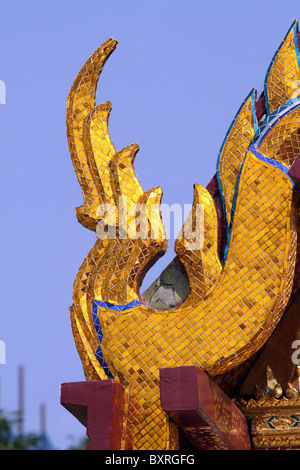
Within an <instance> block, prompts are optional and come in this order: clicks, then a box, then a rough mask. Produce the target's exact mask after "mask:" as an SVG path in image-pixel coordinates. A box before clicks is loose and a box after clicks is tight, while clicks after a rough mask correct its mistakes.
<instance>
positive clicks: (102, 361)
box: [92, 300, 141, 379]
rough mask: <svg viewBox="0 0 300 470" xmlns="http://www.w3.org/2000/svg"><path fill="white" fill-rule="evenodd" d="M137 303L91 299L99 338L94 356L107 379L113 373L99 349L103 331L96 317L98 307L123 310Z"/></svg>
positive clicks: (111, 376) (137, 303)
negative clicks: (116, 302) (119, 303)
mask: <svg viewBox="0 0 300 470" xmlns="http://www.w3.org/2000/svg"><path fill="white" fill-rule="evenodd" d="M138 305H141V303H140V302H139V301H138V300H133V301H132V302H129V303H128V304H126V305H116V304H112V303H111V302H103V301H100V300H94V301H93V308H92V316H93V322H94V327H95V330H96V333H97V336H98V340H99V346H98V349H97V351H96V357H97V359H98V361H99V363H100V364H101V366H102V367H103V370H104V372H105V374H106V375H107V377H108V378H109V379H113V378H114V376H113V374H112V373H111V371H110V370H109V368H108V366H107V364H106V361H105V359H104V357H103V353H102V349H101V342H102V339H103V333H102V329H101V326H100V321H99V318H98V307H100V308H105V309H107V308H109V309H110V310H117V311H123V310H128V309H130V308H132V307H136V306H138Z"/></svg>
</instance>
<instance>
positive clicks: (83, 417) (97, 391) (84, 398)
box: [60, 380, 125, 450]
mask: <svg viewBox="0 0 300 470" xmlns="http://www.w3.org/2000/svg"><path fill="white" fill-rule="evenodd" d="M60 402H61V404H62V405H63V406H64V407H65V408H66V409H67V410H68V411H69V412H70V413H72V415H73V416H75V418H77V419H78V421H80V423H81V424H83V426H85V427H86V434H87V436H88V437H89V438H90V441H89V443H88V445H87V447H86V450H120V449H121V438H122V425H123V413H124V403H125V393H124V388H123V387H122V385H121V384H120V383H119V382H116V381H115V380H89V381H85V382H69V383H63V384H62V385H61V389H60Z"/></svg>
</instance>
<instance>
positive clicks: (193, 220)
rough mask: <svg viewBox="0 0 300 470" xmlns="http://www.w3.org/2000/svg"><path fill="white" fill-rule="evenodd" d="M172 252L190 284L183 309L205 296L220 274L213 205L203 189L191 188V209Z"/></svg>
mask: <svg viewBox="0 0 300 470" xmlns="http://www.w3.org/2000/svg"><path fill="white" fill-rule="evenodd" d="M175 251H176V253H177V254H178V256H179V258H180V260H181V261H182V263H183V264H184V267H185V269H186V271H187V273H188V277H189V281H190V293H189V296H188V298H187V299H186V301H185V302H184V304H183V308H184V307H186V306H187V305H193V304H194V303H196V302H198V301H199V300H200V299H203V298H204V297H206V296H207V295H209V294H210V293H211V291H212V289H213V287H214V286H215V285H216V283H217V282H218V280H219V278H220V275H221V272H222V265H221V263H220V260H219V256H218V216H217V212H216V208H215V204H214V201H213V199H212V197H211V195H210V194H209V192H208V191H207V189H206V188H204V187H203V186H200V185H199V184H195V185H194V199H193V207H192V210H191V213H190V214H189V216H188V218H187V220H186V222H185V223H184V225H183V227H182V230H181V231H180V232H179V234H178V237H177V239H176V242H175Z"/></svg>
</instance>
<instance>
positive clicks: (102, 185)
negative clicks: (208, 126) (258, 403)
mask: <svg viewBox="0 0 300 470" xmlns="http://www.w3.org/2000/svg"><path fill="white" fill-rule="evenodd" d="M297 28H298V25H297V22H296V21H295V22H294V23H293V25H292V26H291V28H290V30H289V31H288V33H287V35H286V37H285V39H284V40H283V42H282V43H281V45H280V47H279V48H278V50H277V51H276V54H275V56H274V58H273V60H272V62H271V64H270V66H269V69H268V72H267V75H266V79H265V84H264V91H263V93H262V94H261V96H260V97H259V99H257V97H256V90H252V91H251V92H250V93H249V95H248V96H247V97H246V99H245V101H244V102H243V103H242V105H241V107H240V109H239V111H238V112H237V114H236V116H235V118H234V120H233V122H232V124H231V126H230V128H229V130H228V132H227V134H226V136H225V139H224V142H223V145H222V147H221V150H220V153H219V157H218V162H217V171H216V179H215V181H217V184H218V190H219V193H220V197H221V200H222V203H223V204H222V205H221V206H220V204H219V205H218V204H217V203H216V200H215V198H214V195H213V193H212V192H211V191H209V188H207V189H206V188H204V187H202V186H200V185H198V184H195V186H194V200H193V208H192V211H191V213H190V215H189V217H188V219H187V220H186V222H185V224H184V226H183V228H182V231H181V232H180V234H179V235H178V238H177V240H176V243H175V251H176V254H177V256H178V258H179V259H180V261H181V262H182V264H183V265H184V267H185V270H186V272H187V275H188V279H189V284H190V291H189V295H188V297H187V299H186V300H185V301H184V302H183V303H182V304H181V305H179V306H177V307H176V308H170V309H169V310H155V309H154V308H153V307H152V306H151V305H149V304H147V305H146V303H145V302H144V300H143V296H142V295H141V294H140V285H141V280H142V279H143V276H144V273H145V271H146V270H147V269H148V267H149V266H150V265H151V263H153V260H155V259H156V258H157V257H159V256H161V255H162V254H163V253H164V252H165V251H166V249H167V244H168V243H167V237H166V234H165V229H164V225H163V221H162V218H161V214H160V203H161V198H162V190H161V188H160V187H157V188H154V189H150V190H146V191H145V190H144V189H143V188H142V187H141V185H140V183H139V181H138V179H137V176H136V174H135V171H134V159H135V156H136V154H137V152H138V145H137V144H133V145H129V146H128V147H126V148H124V149H122V150H119V151H116V149H115V147H114V145H113V143H112V141H111V139H110V136H109V132H108V118H109V114H110V110H111V106H110V103H109V102H107V103H103V104H100V105H98V106H96V104H95V102H96V89H97V84H98V79H99V76H100V74H101V71H102V69H103V67H104V64H105V62H106V60H107V58H108V57H109V56H110V54H111V53H112V52H113V50H114V49H115V48H116V46H117V42H116V41H115V40H114V39H109V40H108V41H106V42H105V43H104V44H103V45H102V46H101V47H99V48H98V49H97V50H96V51H95V52H94V53H93V54H92V55H91V57H90V58H89V59H88V60H87V62H86V63H85V64H84V66H83V67H82V69H81V70H80V72H79V74H78V75H77V77H76V79H75V81H74V83H73V86H72V88H71V90H70V93H69V97H68V105H67V133H68V141H69V148H70V153H71V157H72V161H73V164H74V168H75V171H76V175H77V177H78V180H79V183H80V186H81V189H82V192H83V196H84V202H83V204H82V206H81V207H78V208H77V210H76V211H77V217H78V220H79V222H80V223H81V224H82V225H83V226H84V227H86V228H88V229H90V230H93V231H95V232H96V233H97V238H96V242H95V244H94V246H93V247H92V249H91V250H90V252H89V253H88V255H87V256H86V258H85V260H84V262H83V264H82V266H81V267H80V269H79V272H78V274H77V276H76V279H75V283H74V293H73V300H74V303H73V306H72V307H71V310H70V311H71V321H72V329H73V334H74V338H75V342H76V346H77V350H78V353H79V356H80V358H81V361H82V364H83V368H84V372H85V376H86V379H87V380H105V379H107V378H114V379H115V380H117V381H119V382H120V383H121V384H122V385H123V386H124V387H125V388H126V391H127V395H126V396H127V406H126V408H125V415H124V426H123V441H122V448H123V449H152V450H155V449H172V448H174V446H175V444H174V439H173V437H172V429H170V423H169V421H168V419H167V416H166V414H165V413H164V411H163V410H162V409H161V407H160V399H159V369H160V368H166V367H177V366H184V365H185V366H188V365H196V366H198V367H200V368H201V369H203V370H205V371H206V372H207V373H208V374H209V375H210V376H211V377H212V378H214V379H215V380H216V381H217V382H218V383H220V384H222V383H224V388H226V377H228V376H230V377H231V378H230V380H231V383H233V382H234V381H237V380H238V379H239V374H241V373H242V371H243V367H244V366H245V364H247V361H248V360H250V359H251V357H253V355H254V354H255V353H256V352H257V351H258V350H259V349H260V348H261V347H262V346H263V345H264V344H265V342H266V341H267V339H268V338H269V337H270V335H271V333H272V332H273V331H274V329H275V327H276V326H277V325H278V323H279V321H280V318H281V316H282V314H283V312H284V310H285V308H286V306H287V303H288V301H289V299H290V296H291V293H292V289H293V280H294V275H295V260H296V253H297V230H296V220H297V210H298V209H297V207H298V206H297V204H298V199H297V194H296V191H295V190H294V183H293V181H292V180H291V178H290V177H289V174H288V171H289V169H290V168H291V166H292V165H293V163H294V162H295V160H296V158H297V157H298V155H299V153H300V129H299V127H300V96H298V95H300V88H299V85H300V71H299V64H300V60H299V51H298V40H297V34H298V30H297ZM262 103H263V105H262ZM260 105H262V106H260ZM259 106H260V109H264V115H262V114H263V113H262V112H261V113H260V114H259V113H258V109H259ZM258 114H259V115H258ZM199 208H200V211H199ZM199 213H200V216H199ZM222 220H223V225H222ZM224 229H225V233H223V239H224V235H225V236H226V245H225V246H224V247H223V248H222V247H220V243H221V242H220V240H221V238H222V237H221V236H220V231H221V230H223V232H224Z"/></svg>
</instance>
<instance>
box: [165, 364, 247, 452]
mask: <svg viewBox="0 0 300 470" xmlns="http://www.w3.org/2000/svg"><path fill="white" fill-rule="evenodd" d="M160 397H161V406H162V408H163V410H164V411H166V412H167V413H168V414H169V416H170V418H171V419H172V420H173V421H175V422H176V423H177V424H178V426H179V427H180V428H181V430H182V432H183V434H184V435H185V436H186V437H187V439H188V440H189V442H190V443H191V444H192V445H193V446H194V447H195V448H196V449H199V450H216V449H219V450H223V449H224V450H250V449H251V443H250V437H249V428H248V422H247V420H246V417H245V416H244V415H243V414H242V413H241V411H240V410H239V409H238V408H237V406H236V405H235V404H234V402H233V401H232V400H231V399H230V398H229V397H228V396H227V395H226V394H225V393H224V392H223V391H222V390H221V389H220V388H219V387H218V385H217V384H215V383H214V381H213V380H211V379H210V378H209V377H208V375H207V374H206V373H205V372H204V371H202V370H200V369H199V368H198V367H196V366H187V367H174V368H167V369H161V370H160Z"/></svg>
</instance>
